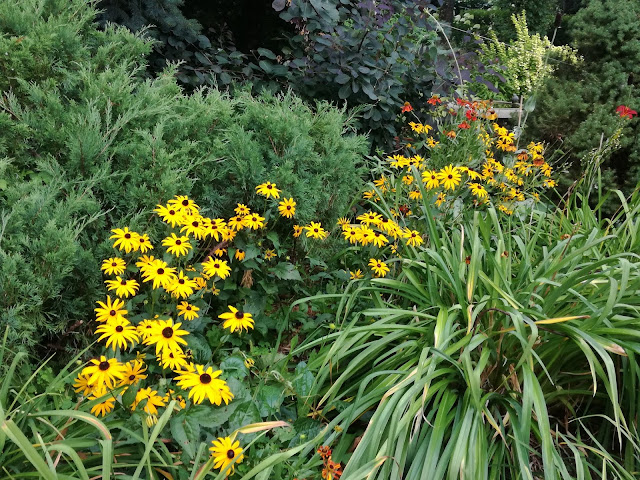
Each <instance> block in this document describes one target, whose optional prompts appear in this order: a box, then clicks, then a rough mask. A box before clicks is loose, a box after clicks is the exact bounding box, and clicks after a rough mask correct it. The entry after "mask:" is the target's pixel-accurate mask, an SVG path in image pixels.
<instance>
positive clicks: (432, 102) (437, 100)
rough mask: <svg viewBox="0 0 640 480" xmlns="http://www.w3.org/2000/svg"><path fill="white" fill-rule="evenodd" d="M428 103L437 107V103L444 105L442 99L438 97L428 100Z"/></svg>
mask: <svg viewBox="0 0 640 480" xmlns="http://www.w3.org/2000/svg"><path fill="white" fill-rule="evenodd" d="M427 103H428V104H429V105H436V104H437V103H442V100H440V97H438V96H437V95H433V96H432V97H431V98H430V99H429V100H427Z"/></svg>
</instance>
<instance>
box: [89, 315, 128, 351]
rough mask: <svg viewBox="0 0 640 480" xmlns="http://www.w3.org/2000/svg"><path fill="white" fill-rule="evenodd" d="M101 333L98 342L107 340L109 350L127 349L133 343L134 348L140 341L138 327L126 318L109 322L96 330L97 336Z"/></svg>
mask: <svg viewBox="0 0 640 480" xmlns="http://www.w3.org/2000/svg"><path fill="white" fill-rule="evenodd" d="M99 333H101V334H102V335H101V336H100V337H99V338H98V341H100V340H103V339H105V338H106V339H107V344H106V347H107V348H109V346H111V347H113V350H114V351H115V350H117V349H118V348H127V343H131V346H133V345H135V343H136V342H137V341H138V332H137V330H136V327H134V326H133V325H131V323H130V322H129V320H125V319H124V318H117V319H115V320H107V322H106V323H103V324H102V325H100V326H99V327H98V328H96V335H97V334H99Z"/></svg>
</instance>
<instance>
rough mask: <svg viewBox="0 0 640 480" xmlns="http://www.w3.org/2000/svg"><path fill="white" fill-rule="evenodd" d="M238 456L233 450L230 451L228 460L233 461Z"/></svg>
mask: <svg viewBox="0 0 640 480" xmlns="http://www.w3.org/2000/svg"><path fill="white" fill-rule="evenodd" d="M235 456H236V452H234V451H233V450H231V449H229V450H227V458H228V459H232V458H234V457H235Z"/></svg>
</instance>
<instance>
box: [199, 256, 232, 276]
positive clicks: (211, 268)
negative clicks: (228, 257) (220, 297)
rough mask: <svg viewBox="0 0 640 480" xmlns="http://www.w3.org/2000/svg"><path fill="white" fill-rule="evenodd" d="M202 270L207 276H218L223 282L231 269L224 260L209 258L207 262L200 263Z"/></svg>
mask: <svg viewBox="0 0 640 480" xmlns="http://www.w3.org/2000/svg"><path fill="white" fill-rule="evenodd" d="M202 268H203V270H204V273H206V274H207V275H210V276H211V277H213V276H214V275H218V276H219V277H220V278H221V279H223V280H224V279H225V278H227V277H228V276H229V275H231V267H229V265H227V262H226V261H225V260H220V259H219V258H212V257H209V258H208V259H207V261H205V262H202Z"/></svg>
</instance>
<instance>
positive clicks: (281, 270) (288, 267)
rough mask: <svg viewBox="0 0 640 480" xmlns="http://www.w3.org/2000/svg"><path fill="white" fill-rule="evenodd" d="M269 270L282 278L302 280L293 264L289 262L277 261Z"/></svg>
mask: <svg viewBox="0 0 640 480" xmlns="http://www.w3.org/2000/svg"><path fill="white" fill-rule="evenodd" d="M270 272H271V273H272V274H273V275H275V276H276V277H278V278H280V279H282V280H302V277H301V276H300V272H298V270H297V269H296V267H295V265H293V264H292V263H289V262H280V263H278V264H277V265H276V266H275V267H274V268H272V269H271V270H270Z"/></svg>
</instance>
